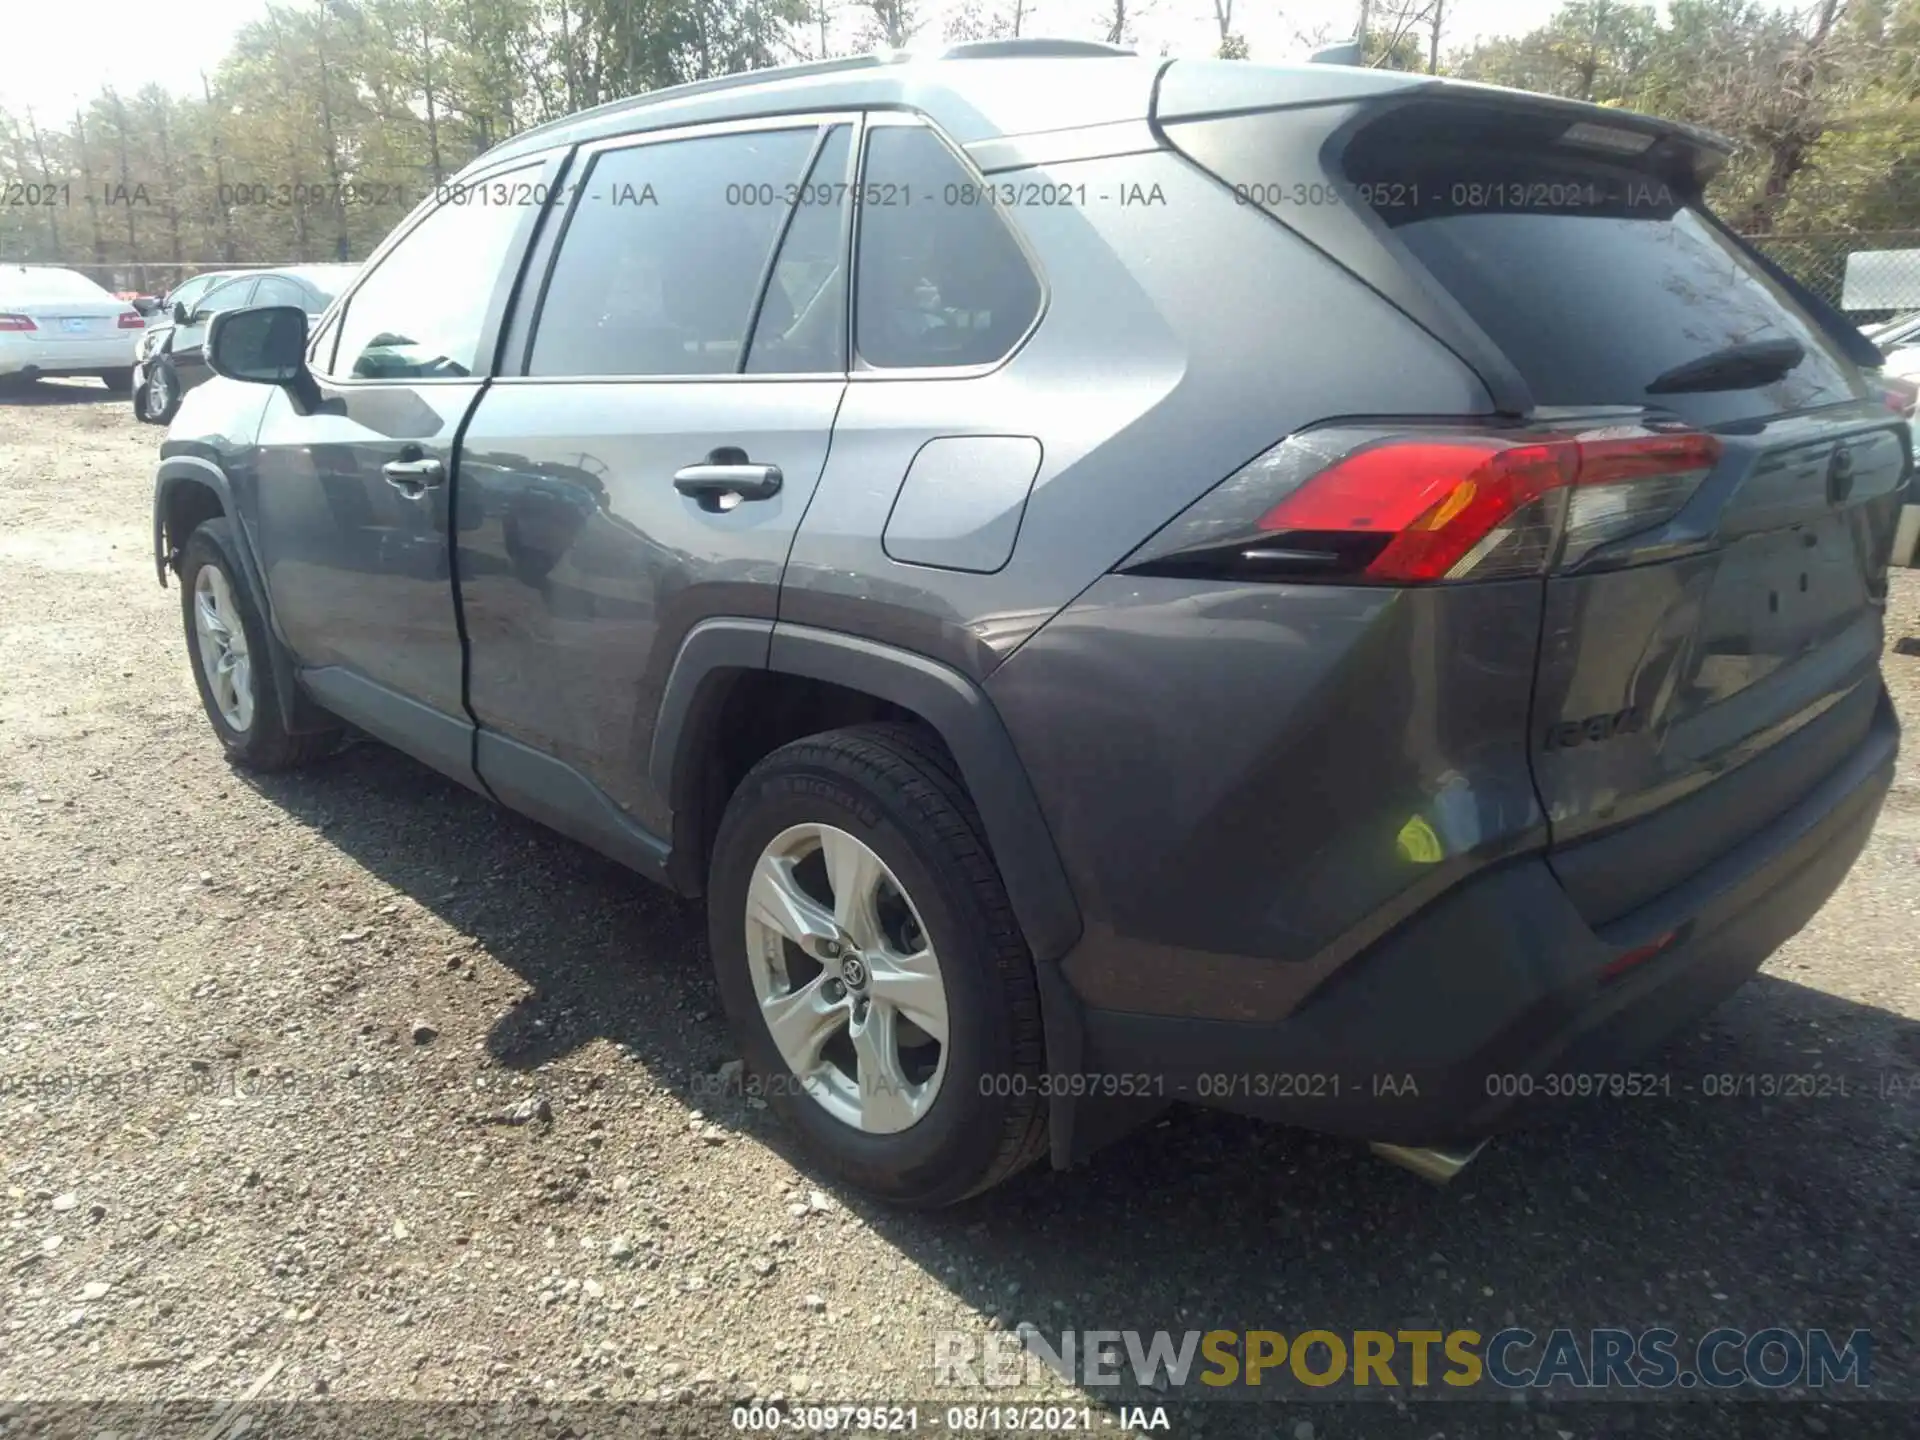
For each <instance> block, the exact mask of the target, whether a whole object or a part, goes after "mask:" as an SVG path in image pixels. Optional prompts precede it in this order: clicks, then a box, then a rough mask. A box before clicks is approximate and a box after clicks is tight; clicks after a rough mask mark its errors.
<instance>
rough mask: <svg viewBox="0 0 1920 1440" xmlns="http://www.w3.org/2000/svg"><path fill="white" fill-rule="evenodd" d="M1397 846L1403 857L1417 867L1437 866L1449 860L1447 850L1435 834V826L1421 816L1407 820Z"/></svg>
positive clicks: (1412, 816) (1413, 816)
mask: <svg viewBox="0 0 1920 1440" xmlns="http://www.w3.org/2000/svg"><path fill="white" fill-rule="evenodd" d="M1396 845H1397V847H1398V849H1399V851H1400V853H1401V855H1403V856H1404V857H1405V858H1406V859H1408V860H1411V861H1412V862H1413V863H1414V864H1416V865H1437V864H1439V863H1440V862H1441V861H1442V860H1444V859H1446V858H1447V850H1446V847H1445V846H1444V845H1442V844H1441V843H1440V837H1439V836H1438V835H1436V834H1434V833H1433V826H1431V825H1429V824H1428V823H1427V822H1426V818H1425V817H1424V816H1421V815H1411V816H1409V817H1408V818H1407V823H1406V824H1404V825H1402V826H1401V827H1400V835H1399V839H1398V840H1397V841H1396Z"/></svg>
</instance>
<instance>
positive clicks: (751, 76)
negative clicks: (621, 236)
mask: <svg viewBox="0 0 1920 1440" xmlns="http://www.w3.org/2000/svg"><path fill="white" fill-rule="evenodd" d="M888 63H890V57H888V56H884V55H848V56H845V57H844V58H842V59H838V60H812V61H808V62H806V63H805V64H801V65H776V66H774V67H773V68H772V69H768V70H743V71H741V72H739V73H738V74H735V75H716V76H714V77H713V78H712V79H710V80H689V81H688V82H687V83H686V84H684V85H669V86H667V87H666V88H665V89H664V90H645V91H642V92H641V93H640V94H638V95H623V96H621V97H620V98H619V99H618V100H608V101H605V102H604V103H602V104H599V105H595V106H592V107H591V108H590V109H586V110H576V111H574V112H573V113H572V114H571V115H562V116H561V117H560V118H559V119H557V120H545V121H542V122H541V123H540V124H538V125H534V126H531V127H529V128H528V129H525V130H521V131H518V132H516V133H515V134H513V135H510V136H508V137H507V139H505V140H503V141H501V144H502V145H517V144H519V143H520V142H521V141H524V140H527V139H530V138H534V137H537V136H541V135H547V134H551V133H553V132H555V131H558V130H565V129H569V128H571V127H572V126H574V125H576V124H578V123H579V122H580V121H582V120H590V119H592V118H594V117H595V116H599V115H612V114H615V113H617V112H620V111H625V110H639V109H644V108H646V107H647V106H650V105H664V104H667V103H669V102H670V101H674V100H684V99H688V98H690V97H692V96H695V95H710V94H712V93H713V92H715V91H717V90H736V89H739V88H740V87H742V86H745V85H765V84H768V83H770V82H772V81H776V80H798V79H803V78H805V77H806V76H809V75H832V74H835V73H837V72H839V71H843V70H868V69H871V68H872V67H874V66H875V65H885V64H888Z"/></svg>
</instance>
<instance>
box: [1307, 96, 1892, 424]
mask: <svg viewBox="0 0 1920 1440" xmlns="http://www.w3.org/2000/svg"><path fill="white" fill-rule="evenodd" d="M1437 112H1438V107H1432V108H1431V109H1430V108H1429V107H1409V108H1408V110H1406V111H1402V112H1399V113H1397V114H1395V115H1394V116H1392V117H1390V118H1389V119H1388V120H1386V121H1384V122H1381V123H1377V124H1376V125H1374V126H1371V127H1369V128H1368V129H1367V130H1364V131H1362V132H1361V133H1360V135H1359V136H1357V137H1356V138H1355V140H1354V141H1353V142H1352V144H1351V145H1350V146H1349V147H1348V149H1347V151H1346V153H1345V155H1344V157H1343V165H1342V168H1343V169H1344V171H1345V175H1346V179H1347V181H1348V182H1349V184H1350V185H1351V187H1352V189H1351V192H1350V193H1351V194H1352V196H1353V198H1354V200H1355V201H1356V202H1357V203H1360V204H1365V205H1369V206H1370V207H1371V209H1372V210H1373V213H1374V214H1375V215H1376V216H1378V217H1379V219H1380V220H1382V221H1383V222H1384V223H1385V224H1386V225H1387V226H1388V227H1389V229H1390V230H1391V232H1392V234H1393V236H1394V238H1395V239H1396V240H1398V241H1399V243H1400V244H1401V245H1403V246H1405V248H1406V250H1407V251H1408V252H1409V253H1410V254H1411V255H1412V256H1413V258H1414V259H1415V260H1417V261H1418V262H1419V263H1420V265H1421V266H1422V267H1424V268H1425V270H1426V271H1427V272H1428V274H1430V275H1431V276H1432V277H1433V279H1434V280H1435V281H1437V282H1438V283H1439V285H1440V286H1441V287H1442V288H1444V289H1445V290H1446V291H1447V293H1448V294H1449V295H1451V296H1452V297H1453V299H1454V300H1456V301H1458V302H1459V304H1460V306H1461V307H1462V308H1463V309H1464V310H1466V312H1467V313H1468V315H1470V316H1471V317H1472V318H1473V320H1474V321H1475V323H1477V324H1478V325H1479V326H1480V328H1481V329H1482V330H1484V331H1485V332H1486V333H1487V335H1488V337H1489V338H1490V339H1491V340H1492V341H1493V342H1494V343H1495V344H1496V345H1497V346H1498V347H1499V348H1500V350H1501V352H1502V353H1503V354H1504V355H1505V356H1506V357H1507V359H1508V360H1509V361H1511V362H1512V364H1513V366H1514V368H1515V369H1517V370H1518V371H1519V372H1520V374H1521V377H1522V378H1523V379H1524V380H1525V381H1526V383H1527V387H1528V388H1529V389H1530V390H1531V391H1532V392H1533V396H1534V399H1535V401H1536V402H1537V403H1538V404H1541V405H1650V406H1660V407H1663V408H1665V409H1668V410H1672V411H1675V412H1677V413H1679V414H1680V415H1681V416H1683V417H1684V418H1685V419H1687V420H1688V421H1690V422H1691V423H1693V424H1696V425H1713V424H1720V423H1725V422H1729V421H1736V420H1742V419H1747V418H1751V417H1754V416H1757V415H1765V414H1773V413H1778V412H1781V411H1789V410H1800V409H1806V408H1809V407H1812V406H1818V405H1825V404H1831V403H1834V402H1836V401H1845V400H1850V399H1853V398H1855V397H1856V396H1857V395H1859V394H1860V393H1863V391H1862V390H1861V389H1860V388H1859V386H1858V382H1857V380H1856V379H1855V377H1854V375H1853V372H1852V370H1851V367H1850V366H1849V365H1848V364H1847V362H1846V360H1845V359H1844V358H1843V357H1842V356H1841V355H1840V353H1839V352H1838V350H1837V349H1836V347H1835V345H1834V343H1833V341H1832V340H1831V339H1830V337H1828V336H1827V334H1826V333H1825V332H1824V331H1823V330H1822V329H1821V328H1820V327H1819V326H1818V324H1816V323H1815V322H1814V321H1813V320H1812V319H1810V318H1809V317H1808V316H1807V315H1806V314H1804V313H1803V312H1802V311H1801V310H1800V308H1799V307H1798V306H1797V305H1796V304H1795V302H1794V301H1793V300H1792V298H1791V297H1790V296H1789V295H1788V294H1787V293H1786V292H1785V291H1784V290H1783V289H1782V288H1781V287H1780V286H1778V285H1777V284H1776V283H1775V282H1774V281H1773V280H1772V279H1771V278H1769V277H1768V276H1767V274H1766V273H1765V272H1764V271H1763V270H1761V269H1760V268H1759V267H1758V266H1756V265H1755V264H1754V263H1753V262H1752V261H1751V260H1750V259H1748V258H1747V257H1746V256H1745V255H1743V254H1742V253H1741V252H1740V251H1739V250H1738V249H1736V248H1735V246H1734V244H1733V243H1732V242H1730V241H1729V240H1728V239H1727V238H1726V237H1725V236H1724V235H1723V234H1722V233H1721V232H1720V231H1719V230H1718V229H1717V228H1716V227H1715V226H1714V225H1713V224H1712V223H1711V222H1710V221H1709V220H1708V218H1707V216H1706V215H1705V213H1704V212H1703V211H1702V210H1701V209H1700V208H1698V206H1697V205H1696V204H1695V203H1693V197H1692V195H1691V193H1690V192H1691V190H1692V186H1691V184H1690V183H1689V182H1688V181H1686V180H1684V179H1679V178H1669V177H1666V176H1663V175H1662V174H1661V173H1658V172H1656V171H1650V170H1645V169H1640V168H1636V167H1635V166H1633V165H1631V164H1630V163H1624V162H1620V161H1611V160H1607V159H1602V158H1597V157H1589V156H1583V155H1581V154H1578V153H1576V152H1573V151H1572V150H1571V149H1570V148H1569V147H1567V146H1565V145H1564V144H1561V143H1556V142H1558V139H1559V135H1560V132H1561V131H1562V130H1563V129H1564V127H1565V125H1566V122H1565V121H1564V120H1556V121H1555V122H1553V128H1552V130H1551V131H1549V132H1547V136H1548V138H1547V139H1546V143H1544V144H1543V143H1542V136H1541V135H1540V134H1539V133H1538V131H1537V130H1536V128H1535V127H1532V126H1521V125H1517V124H1513V123H1512V122H1511V121H1509V122H1508V125H1507V127H1506V128H1505V132H1504V134H1502V135H1501V136H1500V137H1499V138H1498V139H1497V140H1495V143H1491V144H1490V143H1488V142H1489V140H1490V139H1493V137H1491V136H1489V134H1488V132H1487V131H1486V130H1485V129H1482V128H1479V127H1475V128H1474V133H1473V134H1472V137H1471V138H1472V142H1473V143H1472V144H1471V145H1468V144H1463V143H1460V142H1459V140H1458V139H1456V138H1454V137H1450V136H1449V135H1448V134H1447V127H1446V123H1445V121H1444V119H1440V118H1437ZM1529 131H1535V133H1532V134H1529V133H1528V132H1529ZM1616 133H1617V132H1616ZM1782 339H1789V340H1793V341H1797V342H1798V343H1799V344H1800V345H1801V346H1802V347H1803V348H1804V350H1805V356H1804V358H1803V359H1801V360H1800V362H1799V363H1798V364H1796V365H1795V366H1794V367H1793V368H1792V369H1791V370H1788V371H1787V372H1786V373H1785V374H1784V375H1783V376H1781V377H1780V378H1779V379H1776V380H1771V381H1769V382H1767V383H1765V384H1761V385H1757V386H1751V387H1749V388H1743V389H1728V390H1714V391H1694V392H1687V393H1677V394H1676V393H1650V392H1649V390H1648V388H1647V387H1648V386H1649V385H1650V384H1651V383H1652V382H1653V381H1654V380H1655V379H1656V377H1659V376H1661V375H1662V374H1664V373H1666V372H1668V371H1670V370H1672V369H1673V368H1674V367H1676V366H1680V365H1684V364H1686V363H1688V362H1690V361H1697V360H1699V359H1701V358H1702V357H1704V356H1707V355H1710V354H1713V353H1714V352H1716V351H1721V350H1724V349H1726V348H1727V347H1729V346H1735V345H1747V344H1752V343H1754V342H1763V341H1776V340H1782Z"/></svg>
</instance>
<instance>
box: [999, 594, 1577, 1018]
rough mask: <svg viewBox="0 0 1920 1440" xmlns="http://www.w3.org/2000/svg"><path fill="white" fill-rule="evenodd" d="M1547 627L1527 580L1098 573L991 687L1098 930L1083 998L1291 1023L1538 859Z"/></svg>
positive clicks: (1086, 963)
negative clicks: (1318, 994) (1502, 873)
mask: <svg viewBox="0 0 1920 1440" xmlns="http://www.w3.org/2000/svg"><path fill="white" fill-rule="evenodd" d="M1539 621H1540V587H1539V584H1538V582H1533V581H1519V582H1509V583H1490V584H1485V585H1473V586H1460V587H1453V588H1439V587H1435V588H1429V589H1425V590H1412V591H1402V592H1394V591H1389V590H1383V589H1366V588H1358V587H1352V588H1349V587H1339V586H1311V585H1236V584H1224V583H1215V582H1207V581H1189V580H1165V579H1153V578H1146V577H1134V576H1124V575H1110V576H1107V577H1106V578H1104V579H1102V580H1100V581H1099V582H1098V583H1097V584H1096V585H1094V586H1093V587H1092V588H1091V589H1090V590H1089V591H1088V592H1087V593H1086V594H1085V595H1083V596H1082V597H1081V598H1080V599H1079V600H1077V601H1075V602H1074V604H1073V605H1072V606H1070V607H1069V608H1068V609H1067V610H1066V611H1065V612H1063V613H1062V614H1061V615H1060V616H1059V617H1058V618H1056V619H1055V620H1054V621H1053V622H1052V623H1051V624H1049V625H1048V626H1046V628H1045V629H1043V630H1042V631H1041V632H1040V633H1039V634H1038V635H1036V636H1035V637H1034V638H1033V639H1031V640H1030V641H1029V642H1028V643H1027V644H1026V646H1024V647H1023V648H1022V649H1021V651H1020V652H1019V653H1018V654H1016V655H1015V656H1014V657H1013V658H1012V659H1010V660H1009V661H1008V662H1007V663H1006V664H1005V665H1003V666H1001V667H1000V669H999V670H998V671H997V672H996V673H995V674H994V675H993V676H992V677H991V678H990V679H989V680H988V682H987V690H988V693H989V695H990V696H991V697H992V699H993V700H994V702H995V703H996V705H997V706H998V707H999V709H1000V712H1001V715H1002V717H1003V718H1004V720H1005V722H1006V724H1007V727H1008V729H1009V731H1010V732H1011V733H1012V736H1013V740H1014V744H1015V747H1016V748H1017V749H1018V750H1019V752H1020V755H1021V758H1022V760H1023V761H1024V762H1025V763H1026V766H1027V768H1028V770H1029V772H1030V773H1031V775H1032V777H1033V781H1034V785H1035V787H1036V789H1037V790H1038V793H1039V796H1040V803H1041V807H1042V809H1043V811H1044V812H1045V814H1046V818H1047V822H1048V824H1049V826H1050V827H1051V828H1052V831H1053V834H1054V836H1055V838H1056V839H1057V840H1058V842H1059V845H1060V851H1061V854H1062V857H1063V858H1064V860H1065V862H1066V864H1067V867H1068V871H1069V876H1070V879H1071V881H1072V884H1073V889H1074V893H1075V894H1076V896H1078V898H1079V900H1080V904H1081V906H1082V909H1083V910H1084V912H1085V914H1086V918H1087V935H1086V938H1085V939H1083V940H1082V942H1081V943H1080V945H1079V946H1078V947H1077V948H1076V949H1075V950H1074V952H1073V953H1072V954H1071V955H1070V956H1069V957H1068V959H1067V961H1066V962H1065V963H1066V970H1067V975H1068V978H1069V979H1070V980H1071V982H1072V983H1073V985H1074V987H1075V988H1076V990H1078V992H1079V993H1080V995H1081V997H1082V998H1083V999H1084V1000H1085V1001H1086V1002H1087V1003H1089V1004H1091V1005H1095V1006H1098V1007H1101V1008H1105V1009H1116V1010H1137V1011H1155V1012H1160V1013H1166V1014H1188V1015H1200V1014H1213V1015H1218V1016H1220V1017H1222V1018H1235V1019H1256V1018H1274V1017H1277V1016H1280V1015H1284V1014H1286V1013H1287V1012H1288V1011H1289V1010H1291V1009H1292V1008H1293V1007H1294V1006H1295V1005H1297V1004H1298V1003H1299V1001H1300V1000H1301V999H1302V998H1303V997H1304V996H1305V995H1306V994H1307V993H1308V991H1310V990H1311V989H1312V987H1313V986H1314V985H1316V984H1317V983H1318V982H1319V981H1320V980H1321V979H1322V978H1324V977H1325V976H1326V975H1327V974H1328V973H1330V972H1331V970H1332V969H1333V968H1335V967H1336V966H1337V965H1338V964H1339V963H1341V962H1342V961H1343V960H1345V959H1347V958H1348V957H1350V956H1351V955H1352V954H1354V953H1355V952H1356V951H1357V950H1359V949H1360V948H1361V947H1362V946H1364V945H1365V944H1367V943H1369V942H1370V941H1371V940H1373V939H1375V938H1377V937H1378V936H1379V935H1380V934H1383V933H1385V931H1386V930H1387V929H1389V928H1390V927H1391V926H1392V925H1393V924H1395V923H1397V921H1398V920H1400V919H1401V918H1404V917H1405V916H1406V915H1409V914H1411V913H1412V912H1413V910H1415V909H1417V908H1418V907H1419V906H1420V905H1422V904H1424V903H1426V902H1427V901H1428V900H1431V899H1432V898H1434V897H1435V896H1436V895H1438V894H1439V893H1440V892H1441V891H1443V890H1444V889H1446V888H1447V887H1449V886H1451V885H1453V884H1455V883H1457V882H1458V881H1460V880H1461V879H1463V878H1465V877H1466V876H1467V875H1468V874H1471V873H1472V872H1474V871H1476V870H1478V869H1479V868H1481V867H1482V866H1484V865H1486V864H1488V863H1490V862H1491V861H1493V860H1495V859H1498V858H1501V857H1504V856H1506V855H1509V854H1512V853H1515V852H1516V851H1519V850H1522V849H1525V848H1528V847H1529V846H1535V845H1538V844H1539V843H1541V842H1542V840H1543V838H1544V827H1543V821H1542V816H1541V813H1540V807H1539V803H1538V800H1537V799H1536V797H1535V795H1534V791H1533V784H1532V778H1531V775H1530V773H1529V770H1528V766H1527V750H1526V740H1527V725H1526V721H1527V704H1528V697H1529V693H1530V691H1531V688H1532V681H1533V657H1534V651H1535V645H1536V642H1537V639H1538V632H1539ZM1434 960H1435V963H1436V964H1444V963H1445V962H1446V957H1445V956H1435V957H1434Z"/></svg>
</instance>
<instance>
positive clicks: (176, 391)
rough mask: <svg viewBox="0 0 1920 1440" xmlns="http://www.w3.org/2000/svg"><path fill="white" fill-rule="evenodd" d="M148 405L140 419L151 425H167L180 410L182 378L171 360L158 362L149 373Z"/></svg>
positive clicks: (146, 391) (146, 394) (142, 411)
mask: <svg viewBox="0 0 1920 1440" xmlns="http://www.w3.org/2000/svg"><path fill="white" fill-rule="evenodd" d="M144 393H145V396H146V403H145V405H144V406H143V407H142V408H141V413H140V418H141V419H142V420H145V421H146V422H147V423H148V424H150V425H166V424H169V423H171V421H172V420H173V416H174V412H175V411H177V410H178V409H179V408H180V376H179V373H178V372H177V371H175V369H174V368H173V362H172V361H171V360H166V359H162V360H159V361H157V362H156V363H155V364H154V366H153V368H152V369H151V370H149V371H148V372H147V384H146V389H145V392H144Z"/></svg>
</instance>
